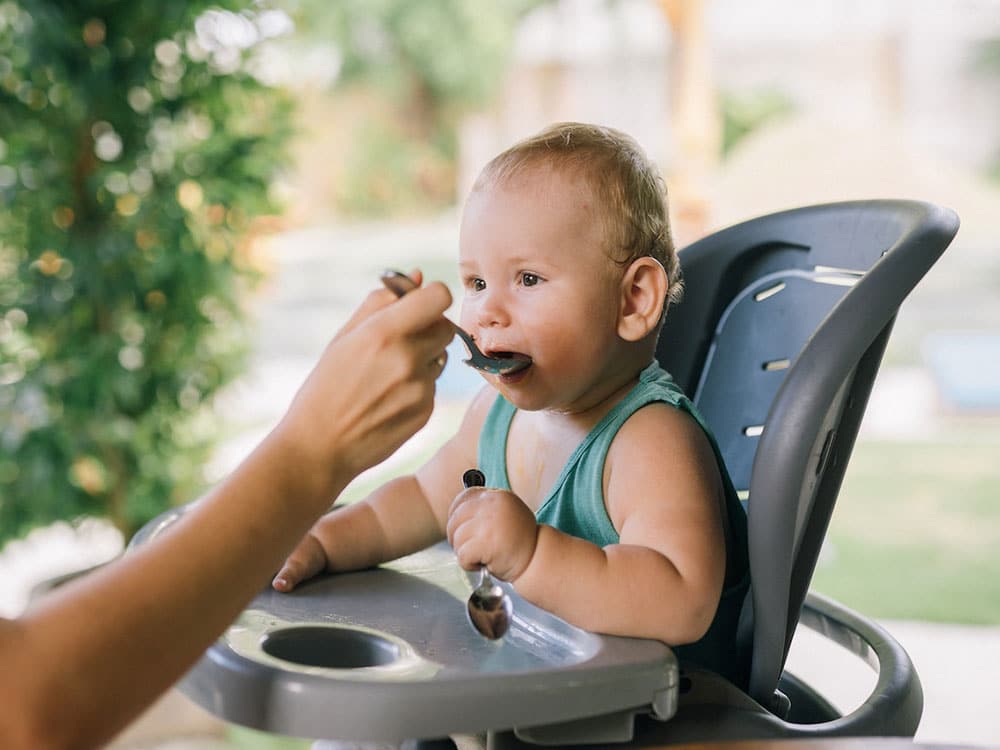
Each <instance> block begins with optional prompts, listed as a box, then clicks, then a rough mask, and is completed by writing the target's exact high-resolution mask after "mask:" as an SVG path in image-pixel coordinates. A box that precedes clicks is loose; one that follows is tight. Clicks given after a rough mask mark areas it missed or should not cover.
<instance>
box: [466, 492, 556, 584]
mask: <svg viewBox="0 0 1000 750" xmlns="http://www.w3.org/2000/svg"><path fill="white" fill-rule="evenodd" d="M537 540H538V524H537V523H536V522H535V514H534V513H532V512H531V509H530V508H528V506H527V505H525V504H524V503H523V502H522V501H521V498H519V497H518V496H517V495H515V494H513V493H512V492H507V491H506V490H491V489H486V488H484V487H470V488H469V489H467V490H465V491H464V492H462V493H461V494H459V495H457V496H456V497H455V500H454V501H453V502H452V504H451V509H450V510H449V511H448V541H449V543H450V544H451V546H452V548H453V549H454V550H455V556H456V557H457V558H458V564H459V565H461V566H462V567H463V568H465V569H466V570H475V569H476V568H478V567H479V566H480V565H485V566H486V567H487V568H489V571H490V573H492V574H493V575H494V576H496V577H497V578H500V579H501V580H504V581H514V580H515V579H516V578H517V577H518V576H520V575H521V573H523V572H524V571H525V569H526V568H527V567H528V564H529V563H530V562H531V558H532V556H533V555H534V554H535V543H536V542H537Z"/></svg>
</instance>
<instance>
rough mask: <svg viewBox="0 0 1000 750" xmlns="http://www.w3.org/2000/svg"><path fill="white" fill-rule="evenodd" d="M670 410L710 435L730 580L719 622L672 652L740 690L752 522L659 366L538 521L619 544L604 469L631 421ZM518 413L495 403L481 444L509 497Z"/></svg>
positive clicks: (590, 438) (570, 470) (587, 447)
mask: <svg viewBox="0 0 1000 750" xmlns="http://www.w3.org/2000/svg"><path fill="white" fill-rule="evenodd" d="M651 403H666V404H669V405H671V406H673V407H674V408H677V409H680V410H682V411H684V412H686V413H688V414H690V415H691V416H692V417H693V418H694V419H695V421H696V422H697V423H698V424H699V425H700V426H701V428H702V430H704V432H705V435H706V436H707V437H708V440H709V443H710V444H711V446H712V450H713V451H714V453H715V458H716V461H717V462H718V465H719V471H720V473H721V475H722V482H723V486H724V488H725V503H726V507H725V514H726V519H727V523H726V524H725V525H726V578H725V583H724V585H723V591H722V596H721V597H720V601H719V607H718V609H717V610H716V613H715V618H714V620H713V621H712V624H711V625H710V626H709V629H708V632H706V633H705V635H704V636H703V637H702V638H701V640H699V641H697V642H695V643H691V644H686V645H683V646H676V647H674V648H673V650H674V653H675V654H676V655H677V658H678V659H680V660H682V661H687V662H691V663H693V664H696V665H698V666H701V667H705V668H707V669H711V670H713V671H715V672H717V673H719V674H721V675H723V676H724V677H727V678H728V679H730V680H731V681H732V682H734V683H735V684H736V685H738V686H740V687H744V688H745V687H746V682H747V680H748V679H749V644H747V643H737V641H738V640H741V639H738V638H737V630H738V627H737V626H738V623H739V619H740V612H741V610H742V608H743V602H744V599H745V598H746V594H747V591H748V589H749V582H750V576H749V567H750V565H749V559H748V556H747V521H746V512H745V510H744V508H743V504H742V503H741V502H740V500H739V498H738V497H737V495H736V490H735V489H734V488H733V483H732V481H731V480H730V478H729V472H728V471H726V466H725V462H724V461H723V459H722V454H721V453H720V452H719V447H718V445H717V443H716V441H715V438H714V437H713V436H712V434H711V432H710V431H709V429H708V426H707V425H706V424H705V421H704V419H703V418H702V416H701V414H699V413H698V410H697V409H696V408H695V406H694V404H692V403H691V401H690V400H689V399H688V397H687V396H685V395H684V392H683V391H682V390H681V388H680V387H679V386H678V385H677V384H676V383H675V382H674V381H673V378H671V377H670V375H669V374H668V373H667V372H666V371H664V370H663V369H662V368H661V367H660V366H659V365H658V364H657V363H655V362H654V363H652V364H651V365H649V366H648V367H647V368H646V369H644V370H643V371H642V372H641V373H640V375H639V382H638V383H637V384H636V385H635V387H633V388H632V390H630V391H629V392H628V393H627V394H626V395H625V397H624V398H623V399H622V400H621V401H620V402H619V403H617V404H616V405H615V406H614V408H612V409H611V411H609V412H608V413H607V414H606V415H604V418H603V419H601V421H600V422H598V423H597V425H596V426H595V427H594V428H593V429H592V430H591V431H590V433H589V434H588V435H587V437H586V438H584V440H583V442H582V443H580V445H579V446H577V448H576V450H575V451H573V454H572V455H571V456H570V458H569V460H568V461H567V462H566V465H565V466H564V467H563V469H562V472H561V473H560V475H559V478H558V479H557V480H556V483H555V485H554V486H553V487H552V490H551V491H550V492H549V495H548V496H547V497H546V498H545V499H544V501H543V502H542V504H541V505H540V506H539V508H538V510H537V512H536V513H535V517H536V519H537V520H538V523H543V524H547V525H549V526H552V527H554V528H556V529H559V530H560V531H563V532H565V533H567V534H572V535H573V536H576V537H580V538H582V539H586V540H588V541H591V542H593V543H594V544H596V545H598V546H600V547H605V546H607V545H609V544H617V543H618V541H619V537H618V532H617V531H616V530H615V527H614V525H613V524H612V523H611V519H610V518H609V517H608V512H607V509H606V507H605V505H604V462H605V458H606V457H607V454H608V448H609V447H610V446H611V441H612V440H614V438H615V435H616V434H618V430H619V429H620V428H621V426H622V425H623V424H624V423H625V421H626V420H627V419H628V418H629V417H630V416H632V415H633V414H634V413H635V412H636V411H638V410H639V409H641V408H642V407H643V406H646V405H647V404H651ZM516 412H517V409H516V407H514V405H513V404H511V403H510V402H509V401H507V400H506V399H505V398H504V397H503V396H497V399H496V401H494V402H493V405H492V407H491V408H490V411H489V413H488V414H487V417H486V421H485V423H484V424H483V429H482V432H481V433H480V437H479V451H478V461H479V469H480V470H481V471H482V472H483V473H484V474H485V475H486V483H487V486H489V487H496V488H498V489H504V490H508V491H509V490H510V489H511V487H510V480H509V478H508V476H507V436H508V434H509V433H510V425H511V422H512V421H513V419H514V414H515V413H516Z"/></svg>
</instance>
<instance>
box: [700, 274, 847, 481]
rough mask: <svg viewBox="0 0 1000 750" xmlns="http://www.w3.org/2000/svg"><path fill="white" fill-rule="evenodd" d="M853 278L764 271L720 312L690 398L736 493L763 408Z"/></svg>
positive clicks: (761, 423)
mask: <svg viewBox="0 0 1000 750" xmlns="http://www.w3.org/2000/svg"><path fill="white" fill-rule="evenodd" d="M856 280H857V275H855V274H850V273H843V272H833V271H830V272H816V271H802V270H799V269H791V270H787V271H779V272H775V273H770V274H767V275H765V276H763V277H761V278H760V279H757V280H756V281H754V282H753V283H751V284H749V285H748V286H747V287H746V288H745V289H743V291H741V292H740V293H739V294H738V295H737V296H736V298H735V299H734V300H733V301H732V302H731V303H730V304H729V306H728V307H727V308H726V310H725V311H724V312H723V313H722V317H721V318H720V320H719V324H718V326H717V327H716V329H715V335H714V337H713V339H712V342H711V345H710V347H709V350H708V353H707V355H706V358H705V365H704V369H703V370H702V373H701V379H700V381H699V383H698V386H697V389H696V390H695V393H694V402H695V404H696V405H697V406H698V408H699V409H700V410H701V412H702V414H703V415H704V417H705V419H706V421H707V422H708V424H709V425H710V426H711V428H712V431H713V433H714V434H715V437H716V440H718V442H719V448H720V449H721V450H722V454H723V455H724V456H725V457H726V465H727V468H728V469H729V474H730V476H731V477H732V480H733V484H734V485H735V486H736V489H737V491H739V492H740V494H741V497H744V498H746V497H747V496H748V494H749V490H750V474H751V470H752V469H753V459H754V456H755V455H756V453H757V442H758V440H759V438H760V435H761V433H762V432H763V427H764V422H765V420H766V419H767V413H768V411H769V410H770V408H771V403H772V401H774V396H775V394H776V393H777V392H778V388H779V387H780V386H781V383H782V381H783V380H784V377H785V371H786V370H787V369H788V368H789V367H790V366H791V363H792V362H794V361H795V359H796V357H798V354H799V352H800V351H802V347H803V346H805V343H806V341H808V340H809V338H810V336H812V334H813V331H815V330H816V328H817V327H818V326H819V324H820V323H821V322H822V321H823V318H825V317H826V316H827V314H828V313H829V312H830V310H831V309H832V308H833V306H834V305H835V304H836V303H837V302H839V301H840V298H841V297H843V296H844V293H845V292H846V291H847V287H849V286H850V285H851V284H853V283H854V282H855V281H856Z"/></svg>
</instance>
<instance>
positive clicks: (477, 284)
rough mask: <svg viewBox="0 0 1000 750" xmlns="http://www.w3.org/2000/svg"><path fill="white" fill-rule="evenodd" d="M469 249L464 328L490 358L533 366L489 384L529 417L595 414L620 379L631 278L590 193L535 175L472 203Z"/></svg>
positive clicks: (463, 243)
mask: <svg viewBox="0 0 1000 750" xmlns="http://www.w3.org/2000/svg"><path fill="white" fill-rule="evenodd" d="M459 242H460V252H459V273H460V276H461V279H462V285H463V289H464V297H463V300H462V314H461V325H462V327H463V328H464V329H465V330H466V331H468V332H469V333H470V334H472V336H473V338H475V340H476V342H477V343H478V344H479V347H480V349H482V350H483V352H485V353H486V354H491V355H497V356H501V355H502V356H511V355H513V356H519V357H530V358H531V362H532V364H531V365H530V366H529V367H527V368H526V369H524V370H521V371H519V372H516V373H514V374H512V375H488V374H484V377H485V378H486V379H487V380H488V381H489V382H491V383H492V384H493V385H494V386H495V387H496V388H497V389H498V390H499V391H501V392H502V393H503V394H504V395H505V396H506V397H507V398H508V400H510V401H511V402H512V403H513V404H515V405H516V406H517V407H519V408H521V409H527V410H538V409H557V410H561V411H582V410H583V409H585V408H587V407H589V406H590V405H591V404H590V403H589V401H590V399H591V394H592V393H593V392H594V389H595V387H598V386H599V385H600V383H601V382H602V381H603V380H604V379H606V378H608V376H609V373H611V372H613V370H614V359H615V355H616V352H617V351H618V346H619V344H620V339H619V338H618V336H617V321H618V313H619V307H620V298H621V293H620V283H621V277H622V273H621V271H620V270H619V269H618V268H617V267H616V266H615V264H614V263H612V261H611V260H610V259H609V258H608V256H607V251H606V250H605V248H604V246H605V232H604V225H603V215H602V213H601V211H600V209H599V207H598V206H597V205H596V204H595V199H594V197H593V196H592V195H591V192H590V190H589V189H587V187H586V186H585V185H581V184H580V180H579V179H572V178H570V177H566V176H563V175H561V174H559V173H558V172H554V171H552V170H551V169H549V168H546V167H540V168H539V167H536V168H531V169H529V170H526V171H525V172H522V173H521V174H519V175H517V176H515V177H514V178H512V179H509V180H507V181H506V182H504V183H502V184H501V185H499V186H496V185H494V186H490V187H487V188H485V189H483V190H479V191H476V192H475V193H473V195H472V196H470V198H469V201H468V203H467V204H466V208H465V213H464V215H463V217H462V229H461V235H460V240H459Z"/></svg>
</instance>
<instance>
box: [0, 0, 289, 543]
mask: <svg viewBox="0 0 1000 750" xmlns="http://www.w3.org/2000/svg"><path fill="white" fill-rule="evenodd" d="M245 5H247V4H246V3H239V2H232V1H222V2H220V1H219V0H214V1H213V2H211V3H209V2H198V1H190V0H189V1H188V2H184V3H136V2H128V1H126V0H77V1H76V2H73V3H66V2H52V1H43V0H18V1H17V2H12V1H11V0H7V1H6V2H0V541H3V540H6V539H8V538H10V537H13V536H17V535H20V534H23V533H24V532H25V531H26V530H28V529H29V528H31V527H33V526H36V525H40V524H44V523H47V522H50V521H52V520H54V519H72V518H74V517H78V516H80V515H83V514H89V515H99V516H106V517H109V518H111V519H112V520H113V521H114V523H115V524H116V525H118V526H119V527H120V528H121V529H122V530H123V531H124V532H125V533H126V534H129V533H130V532H131V531H133V530H134V529H135V528H137V527H138V526H139V525H141V524H142V523H144V522H145V521H146V520H148V519H149V518H151V517H152V516H154V515H155V514H157V513H159V512H160V511H162V510H163V509H165V508H166V507H167V506H168V505H169V504H170V503H171V502H172V501H177V500H187V499H190V498H191V496H192V495H193V494H194V493H196V492H197V491H199V490H200V489H201V485H202V483H203V480H202V473H201V471H202V465H203V463H204V461H205V459H206V457H207V450H208V448H209V446H210V443H211V438H212V433H213V429H214V426H213V420H212V418H211V416H210V412H209V410H208V408H207V407H208V404H209V402H210V400H211V398H212V396H213V394H214V393H215V392H216V391H217V390H218V389H219V388H220V387H221V386H222V385H223V384H225V383H226V382H228V381H229V380H231V379H232V378H233V377H234V375H236V374H237V373H238V372H239V371H240V369H241V367H242V365H243V361H244V354H245V351H246V330H245V326H244V314H243V310H242V309H241V299H242V298H243V292H244V290H245V288H246V287H247V286H248V285H249V284H252V283H253V281H254V279H255V278H256V277H257V276H258V275H259V273H258V272H257V270H255V266H254V260H253V254H252V252H251V250H252V244H251V234H252V232H253V230H254V219H255V217H258V216H260V215H262V214H269V213H272V212H273V211H274V210H275V206H274V205H273V202H272V199H271V198H270V197H269V187H270V186H271V184H272V180H273V178H274V176H275V172H276V170H277V169H279V168H280V167H281V165H282V164H283V161H284V159H285V144H286V142H287V140H288V138H289V136H290V134H291V125H290V123H291V103H290V100H289V99H288V98H287V96H286V95H284V94H282V93H280V92H278V91H276V90H273V89H270V88H268V87H266V86H265V85H263V84H262V83H260V82H259V81H258V80H257V79H255V78H254V77H253V76H252V75H251V74H250V73H249V72H248V67H249V62H248V60H249V58H250V57H251V56H252V54H253V51H254V49H255V48H256V45H257V42H258V41H259V40H260V38H261V36H262V35H263V32H262V31H261V29H262V26H261V25H260V23H259V20H260V18H261V16H260V14H261V13H262V12H263V11H260V10H257V11H254V12H251V11H248V10H245V9H244V6H245ZM255 7H257V6H255ZM210 8H212V9H213V10H209V9H210Z"/></svg>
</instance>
